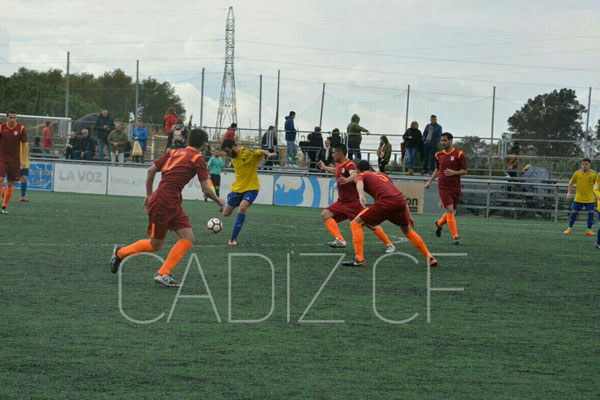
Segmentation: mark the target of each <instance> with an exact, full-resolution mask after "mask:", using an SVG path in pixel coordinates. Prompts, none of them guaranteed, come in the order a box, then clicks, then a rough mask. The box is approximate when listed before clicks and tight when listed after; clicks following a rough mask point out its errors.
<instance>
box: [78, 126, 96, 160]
mask: <svg viewBox="0 0 600 400" xmlns="http://www.w3.org/2000/svg"><path fill="white" fill-rule="evenodd" d="M95 147H96V146H95V143H94V139H92V138H91V137H90V134H89V131H88V130H87V129H82V130H81V137H80V138H77V140H75V144H74V145H73V158H74V159H75V160H82V159H83V160H88V161H89V160H93V159H94V151H95Z"/></svg>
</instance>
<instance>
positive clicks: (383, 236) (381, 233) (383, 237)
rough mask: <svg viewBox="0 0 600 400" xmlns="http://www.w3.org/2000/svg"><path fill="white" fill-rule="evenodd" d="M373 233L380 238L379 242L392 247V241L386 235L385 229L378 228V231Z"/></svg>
mask: <svg viewBox="0 0 600 400" xmlns="http://www.w3.org/2000/svg"><path fill="white" fill-rule="evenodd" d="M373 233H374V234H375V236H377V237H378V238H379V240H381V241H382V242H383V243H384V244H385V245H390V244H392V242H391V241H390V239H389V238H388V237H387V235H386V234H385V232H384V231H383V228H382V227H380V226H378V227H377V229H375V231H373Z"/></svg>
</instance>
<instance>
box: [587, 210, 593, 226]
mask: <svg viewBox="0 0 600 400" xmlns="http://www.w3.org/2000/svg"><path fill="white" fill-rule="evenodd" d="M592 225H594V213H593V212H588V229H592Z"/></svg>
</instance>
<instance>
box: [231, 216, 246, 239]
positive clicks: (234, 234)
mask: <svg viewBox="0 0 600 400" xmlns="http://www.w3.org/2000/svg"><path fill="white" fill-rule="evenodd" d="M245 220H246V214H238V215H237V217H236V219H235V225H233V232H231V240H235V239H237V237H238V235H239V234H240V231H241V230H242V226H244V221H245Z"/></svg>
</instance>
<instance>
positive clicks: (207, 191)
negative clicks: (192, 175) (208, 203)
mask: <svg viewBox="0 0 600 400" xmlns="http://www.w3.org/2000/svg"><path fill="white" fill-rule="evenodd" d="M200 187H202V193H204V195H205V196H206V197H208V198H209V199H211V200H213V201H216V202H217V203H218V204H219V206H221V207H222V206H223V204H225V200H223V199H222V198H220V197H218V196H217V195H216V193H215V192H213V191H212V189H211V188H210V184H209V183H208V179H207V180H205V181H200Z"/></svg>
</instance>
